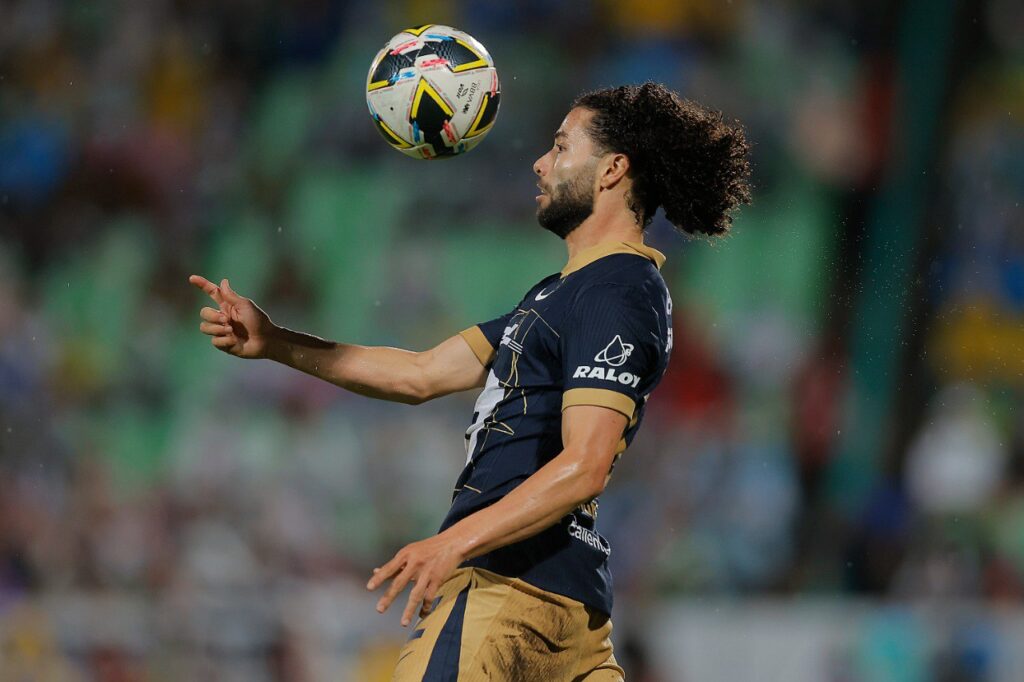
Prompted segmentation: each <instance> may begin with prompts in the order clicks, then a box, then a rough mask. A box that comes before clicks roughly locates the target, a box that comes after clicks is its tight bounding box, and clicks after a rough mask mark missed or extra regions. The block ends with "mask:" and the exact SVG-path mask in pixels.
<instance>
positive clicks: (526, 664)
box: [392, 568, 624, 682]
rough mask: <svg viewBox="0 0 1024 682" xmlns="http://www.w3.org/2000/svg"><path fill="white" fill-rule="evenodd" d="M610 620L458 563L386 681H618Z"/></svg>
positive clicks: (621, 676)
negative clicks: (432, 608) (393, 672)
mask: <svg viewBox="0 0 1024 682" xmlns="http://www.w3.org/2000/svg"><path fill="white" fill-rule="evenodd" d="M611 631H612V623H611V619H610V618H608V616H606V615H604V614H603V613H599V612H597V611H594V610H593V609H591V608H589V607H587V606H584V605H583V604H581V603H580V602H578V601H576V600H574V599H569V598H568V597H563V596H561V595H558V594H553V593H551V592H546V591H544V590H541V589H539V588H536V587H534V586H532V585H530V584H528V583H525V582H523V581H522V580H518V579H515V578H506V577H504V576H501V575H498V574H496V573H492V572H491V571H485V570H483V569H479V568H460V569H458V570H457V571H456V572H455V574H454V575H453V576H452V577H451V578H450V579H449V580H448V582H446V583H445V584H444V585H443V586H442V587H441V591H440V593H439V594H438V597H437V599H436V600H435V605H434V610H433V611H431V612H430V614H428V615H427V617H426V618H423V619H422V620H420V621H419V622H418V623H417V624H416V626H415V629H414V630H413V633H412V635H411V636H410V638H409V641H408V642H406V643H405V646H403V647H402V651H401V653H400V655H399V658H398V666H397V667H396V668H395V674H394V676H393V677H392V682H485V681H486V682H533V681H534V680H536V681H537V682H622V680H623V679H624V674H623V672H622V668H620V667H619V666H618V664H617V663H616V662H615V656H613V655H612V643H611V639H610V638H609V636H610V634H611Z"/></svg>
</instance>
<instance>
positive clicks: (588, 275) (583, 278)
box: [576, 253, 668, 300]
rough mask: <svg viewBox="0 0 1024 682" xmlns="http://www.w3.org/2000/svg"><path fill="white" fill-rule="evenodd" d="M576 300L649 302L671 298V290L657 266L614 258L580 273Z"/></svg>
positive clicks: (620, 256) (629, 258)
mask: <svg viewBox="0 0 1024 682" xmlns="http://www.w3.org/2000/svg"><path fill="white" fill-rule="evenodd" d="M576 274H578V275H579V278H578V280H577V286H576V295H577V296H576V297H577V299H579V298H582V297H586V298H591V299H593V298H602V297H603V298H609V299H615V298H626V299H630V298H639V299H642V300H650V298H651V297H656V298H662V297H664V296H667V295H668V286H667V285H666V284H665V279H664V278H663V277H662V275H661V271H660V270H659V269H658V266H657V265H656V264H655V263H654V262H653V261H651V260H650V259H648V258H642V257H637V256H634V255H631V254H625V253H623V254H612V255H610V256H606V257H604V258H602V259H601V260H599V261H597V262H595V263H592V264H591V265H590V267H588V268H584V269H583V270H580V271H579V272H578V273H576Z"/></svg>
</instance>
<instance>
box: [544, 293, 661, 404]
mask: <svg viewBox="0 0 1024 682" xmlns="http://www.w3.org/2000/svg"><path fill="white" fill-rule="evenodd" d="M659 329H660V323H659V314H658V311H657V310H656V309H655V307H654V305H653V302H651V301H649V300H645V296H644V294H643V292H642V291H641V290H640V289H638V288H636V287H631V286H628V285H621V284H597V285H594V286H592V287H590V288H588V289H586V290H584V291H582V292H581V293H580V296H579V298H578V299H577V301H576V305H575V306H574V308H573V310H572V312H571V313H570V315H569V318H568V320H567V324H566V325H565V327H564V328H563V332H562V336H561V339H560V343H561V344H562V365H563V367H562V369H563V372H564V374H563V376H564V377H565V381H564V393H563V396H562V409H563V410H564V409H565V408H567V407H570V406H572V405H600V406H602V407H609V408H611V409H613V410H616V411H618V412H621V413H622V414H624V415H626V418H627V419H631V418H632V417H633V413H634V411H635V410H636V405H637V403H638V402H639V400H640V398H641V396H642V390H645V389H646V388H647V387H648V386H650V385H651V383H652V380H653V379H654V378H655V374H656V373H657V372H658V367H659V358H660V357H661V345H662V344H661V341H660V334H659Z"/></svg>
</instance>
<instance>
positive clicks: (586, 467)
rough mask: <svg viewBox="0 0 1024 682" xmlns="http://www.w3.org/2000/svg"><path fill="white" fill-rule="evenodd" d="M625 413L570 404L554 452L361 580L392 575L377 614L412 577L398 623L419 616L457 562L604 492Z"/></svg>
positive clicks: (526, 533)
mask: <svg viewBox="0 0 1024 682" xmlns="http://www.w3.org/2000/svg"><path fill="white" fill-rule="evenodd" d="M625 429H626V416H625V415H623V414H621V413H620V412H617V411H615V410H612V409H610V408H607V407H597V406H594V405H575V406H572V407H568V408H566V409H565V411H564V412H563V413H562V443H563V450H562V452H561V454H559V455H558V456H557V457H555V458H554V459H553V460H551V461H550V462H548V463H547V464H546V465H544V466H543V467H542V468H541V469H539V470H538V471H537V473H535V474H533V475H532V476H530V477H529V478H528V479H526V480H525V481H523V482H522V483H521V484H520V485H519V486H518V487H516V488H514V489H513V490H512V491H511V492H509V493H508V494H507V495H505V497H503V498H501V499H500V500H498V501H497V502H495V503H494V504H492V505H491V506H489V507H485V508H484V509H481V510H480V511H478V512H476V513H475V514H471V515H470V516H467V517H466V518H464V519H462V520H461V521H459V522H458V523H456V524H455V525H454V526H452V527H451V528H448V529H447V530H445V531H444V532H443V533H440V534H438V535H435V536H434V537H432V538H428V539H426V540H423V541H421V542H414V543H412V544H411V545H406V546H405V547H403V548H402V549H401V550H399V552H398V553H397V554H396V555H395V557H394V558H393V559H392V560H391V561H389V562H388V563H386V564H384V565H383V566H382V567H380V568H378V569H374V575H373V577H372V578H371V579H370V582H369V583H367V586H366V587H367V588H368V589H370V590H375V589H377V588H378V587H380V586H381V585H382V584H383V583H384V582H386V581H387V580H389V579H391V578H394V580H393V581H392V583H391V587H389V588H388V590H387V592H386V593H385V594H384V596H383V597H381V598H380V601H379V602H377V610H378V611H380V612H381V613H383V612H384V611H385V610H386V609H387V608H388V606H390V605H391V602H393V601H394V599H395V597H397V596H398V594H399V593H400V592H401V591H402V590H403V589H405V586H406V585H407V584H408V583H409V582H410V581H413V582H414V583H415V587H413V589H412V592H411V593H410V595H409V601H408V604H407V605H406V608H405V612H404V613H403V614H402V625H408V624H409V623H410V622H411V621H412V618H413V615H414V614H415V613H416V612H417V611H419V613H420V614H421V615H426V613H427V611H428V609H429V608H430V604H431V602H432V601H433V599H434V596H435V594H436V593H437V590H438V589H439V588H440V587H441V585H442V584H444V581H445V580H447V579H448V578H449V576H451V574H452V572H453V571H454V570H455V569H456V568H458V566H459V565H460V564H461V563H462V562H464V561H466V560H468V559H472V558H474V557H478V556H481V555H482V554H486V553H487V552H490V551H493V550H495V549H497V548H499V547H504V546H505V545H509V544H512V543H513V542H518V541H520V540H525V539H526V538H528V537H531V536H533V535H536V534H537V533H539V532H541V531H542V530H544V529H545V528H548V527H549V526H552V525H554V524H555V523H557V522H558V521H559V520H561V519H562V518H564V517H565V515H566V514H568V513H569V512H571V511H572V510H573V509H575V508H576V507H578V506H579V505H581V504H583V503H584V502H589V501H590V500H592V499H593V498H595V497H597V496H598V495H599V494H600V493H601V491H603V490H604V487H605V485H606V484H607V482H608V477H609V474H610V471H611V468H612V463H613V461H614V459H615V453H616V451H617V450H618V445H619V442H620V440H621V439H622V434H623V432H624V431H625Z"/></svg>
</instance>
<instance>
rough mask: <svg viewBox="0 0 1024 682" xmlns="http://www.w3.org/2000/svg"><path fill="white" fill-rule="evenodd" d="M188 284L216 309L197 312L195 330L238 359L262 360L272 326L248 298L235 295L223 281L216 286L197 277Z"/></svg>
mask: <svg viewBox="0 0 1024 682" xmlns="http://www.w3.org/2000/svg"><path fill="white" fill-rule="evenodd" d="M188 281H189V282H191V283H192V284H193V285H195V286H196V287H197V288H199V289H202V290H203V291H204V292H206V293H207V294H208V295H209V296H210V298H212V299H213V301H214V303H216V304H217V308H216V309H214V308H203V309H202V310H200V311H199V317H201V318H202V320H203V321H202V322H200V323H199V331H201V332H202V333H204V334H207V335H209V336H212V337H213V338H212V339H211V341H212V343H213V345H214V346H215V347H216V348H218V349H220V350H222V351H224V352H225V353H230V354H231V355H234V356H237V357H240V358H250V359H255V358H265V357H267V347H268V345H269V340H270V336H271V334H272V332H273V330H274V323H273V322H271V321H270V317H269V316H268V315H267V314H266V313H265V312H263V311H262V310H260V308H259V306H257V305H256V304H255V303H253V302H252V300H251V299H248V298H245V297H243V296H239V295H238V294H237V293H235V291H234V290H233V289H232V288H231V285H230V284H228V281H227V280H226V279H224V280H221V283H220V286H219V287H218V286H217V285H216V284H214V283H213V282H211V281H210V280H208V279H206V278H205V277H201V276H199V275H192V276H191V277H189V278H188Z"/></svg>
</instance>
